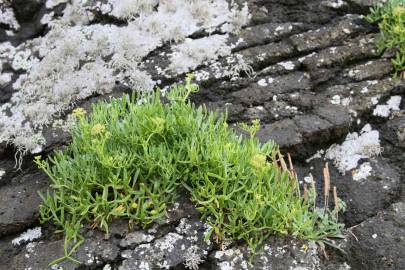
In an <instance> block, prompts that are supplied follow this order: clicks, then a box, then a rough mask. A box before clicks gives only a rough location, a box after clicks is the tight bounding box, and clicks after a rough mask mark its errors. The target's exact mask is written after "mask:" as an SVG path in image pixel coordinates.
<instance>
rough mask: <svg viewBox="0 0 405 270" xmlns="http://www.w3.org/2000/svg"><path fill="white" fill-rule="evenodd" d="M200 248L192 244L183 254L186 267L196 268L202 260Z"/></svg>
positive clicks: (194, 269) (192, 269)
mask: <svg viewBox="0 0 405 270" xmlns="http://www.w3.org/2000/svg"><path fill="white" fill-rule="evenodd" d="M201 255H202V254H201V252H200V248H199V247H198V246H195V245H192V246H190V247H189V248H188V249H187V250H186V252H185V254H184V259H185V262H184V265H185V266H186V268H188V269H191V270H198V269H199V267H198V265H199V264H200V263H202V262H203V261H204V260H203V259H202V258H201Z"/></svg>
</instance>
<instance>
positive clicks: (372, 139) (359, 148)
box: [325, 124, 381, 174]
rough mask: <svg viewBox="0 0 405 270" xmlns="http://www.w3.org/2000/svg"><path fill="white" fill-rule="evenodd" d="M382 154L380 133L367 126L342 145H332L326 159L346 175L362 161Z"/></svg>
mask: <svg viewBox="0 0 405 270" xmlns="http://www.w3.org/2000/svg"><path fill="white" fill-rule="evenodd" d="M380 153H381V146H380V139H379V132H378V131H377V130H372V128H371V126H370V125H369V124H367V125H365V126H364V127H363V129H362V130H361V131H360V133H357V132H353V133H349V134H348V135H347V136H346V139H345V141H344V142H343V143H342V144H341V145H339V144H334V145H332V146H331V147H330V148H329V149H328V150H326V154H325V157H326V158H328V159H331V160H333V161H334V164H335V166H336V168H337V169H338V170H339V171H340V172H341V173H342V174H344V173H345V172H346V171H349V170H352V169H354V168H356V167H357V165H358V162H359V161H360V160H361V159H369V158H371V157H373V156H376V155H378V154H380Z"/></svg>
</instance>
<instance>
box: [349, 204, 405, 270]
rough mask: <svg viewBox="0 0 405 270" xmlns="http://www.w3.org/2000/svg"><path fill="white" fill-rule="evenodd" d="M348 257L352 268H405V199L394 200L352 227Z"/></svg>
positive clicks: (395, 269) (371, 269)
mask: <svg viewBox="0 0 405 270" xmlns="http://www.w3.org/2000/svg"><path fill="white" fill-rule="evenodd" d="M351 231H352V233H353V236H352V237H351V238H350V245H349V252H350V254H351V255H350V256H349V260H350V263H351V264H352V266H353V269H359V270H363V269H364V270H366V269H367V270H380V269H387V270H398V269H405V203H404V202H398V203H395V204H393V205H392V206H391V207H390V208H389V209H388V210H386V211H384V212H382V213H379V214H378V215H377V216H375V217H373V218H370V219H368V220H366V221H364V222H362V223H361V224H359V225H357V226H355V227H354V228H352V229H351Z"/></svg>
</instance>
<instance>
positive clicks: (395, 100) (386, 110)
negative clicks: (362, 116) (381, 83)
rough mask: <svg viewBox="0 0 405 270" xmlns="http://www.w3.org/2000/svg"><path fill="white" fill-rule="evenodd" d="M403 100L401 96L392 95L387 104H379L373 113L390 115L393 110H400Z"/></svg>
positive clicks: (383, 115)
mask: <svg viewBox="0 0 405 270" xmlns="http://www.w3.org/2000/svg"><path fill="white" fill-rule="evenodd" d="M401 100H402V97H401V96H392V97H391V98H390V99H389V100H388V101H387V103H386V104H385V105H377V106H376V107H375V109H374V111H373V115H375V116H380V117H388V116H390V114H391V113H392V112H395V111H399V106H400V105H401Z"/></svg>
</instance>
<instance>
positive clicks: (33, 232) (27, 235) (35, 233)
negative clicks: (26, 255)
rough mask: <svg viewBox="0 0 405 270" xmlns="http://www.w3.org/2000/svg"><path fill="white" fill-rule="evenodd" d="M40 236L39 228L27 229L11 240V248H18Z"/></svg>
mask: <svg viewBox="0 0 405 270" xmlns="http://www.w3.org/2000/svg"><path fill="white" fill-rule="evenodd" d="M41 235H42V231H41V227H36V228H34V229H28V230H27V231H26V232H24V233H22V234H21V235H20V236H19V237H17V238H15V239H13V240H12V241H11V243H12V244H13V246H19V245H21V244H23V243H28V242H31V241H33V240H36V239H38V238H40V237H41Z"/></svg>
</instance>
